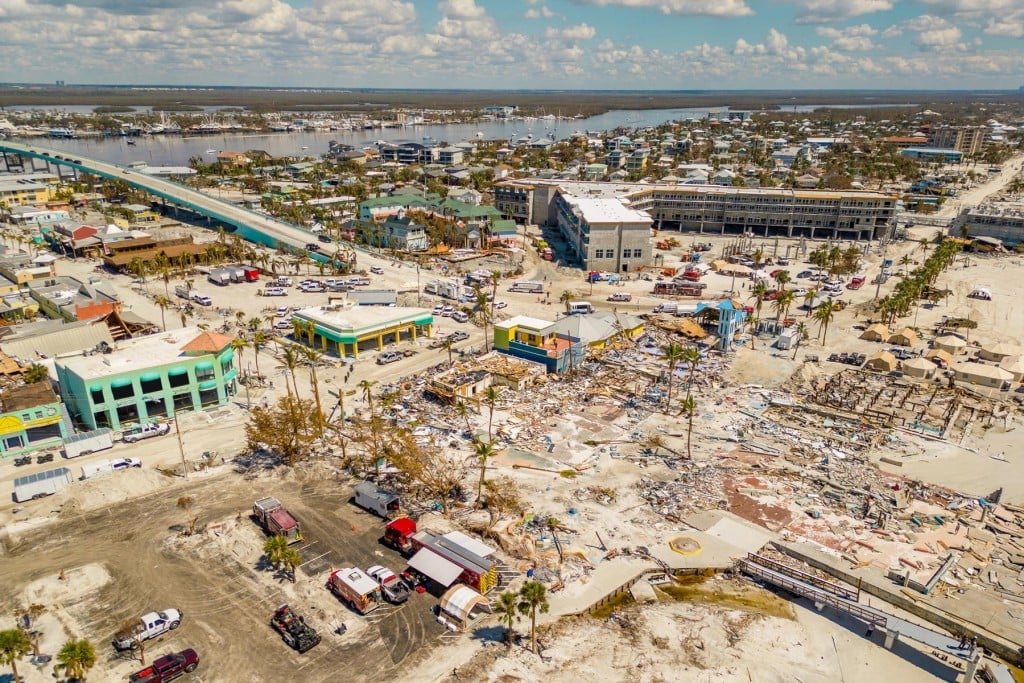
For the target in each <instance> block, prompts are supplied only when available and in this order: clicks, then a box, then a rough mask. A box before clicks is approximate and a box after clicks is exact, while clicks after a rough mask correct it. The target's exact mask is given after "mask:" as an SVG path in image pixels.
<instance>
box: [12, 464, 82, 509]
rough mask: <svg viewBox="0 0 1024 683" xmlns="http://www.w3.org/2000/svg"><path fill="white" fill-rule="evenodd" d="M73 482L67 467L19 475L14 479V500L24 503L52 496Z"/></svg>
mask: <svg viewBox="0 0 1024 683" xmlns="http://www.w3.org/2000/svg"><path fill="white" fill-rule="evenodd" d="M71 482H72V477H71V470H69V469H68V468H67V467H57V468H56V469H52V470H46V471H45V472H36V473H35V474H28V475H26V476H24V477H18V478H16V479H15V480H14V501H15V502H16V503H24V502H25V501H27V500H33V499H35V498H43V497H45V496H52V495H53V494H55V493H57V491H60V490H61V489H62V488H64V487H65V486H67V485H68V484H70V483H71Z"/></svg>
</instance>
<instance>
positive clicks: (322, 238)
mask: <svg viewBox="0 0 1024 683" xmlns="http://www.w3.org/2000/svg"><path fill="white" fill-rule="evenodd" d="M317 239H318V240H320V241H321V242H327V243H330V242H331V236H330V235H318V236H317Z"/></svg>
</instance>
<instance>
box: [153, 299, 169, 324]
mask: <svg viewBox="0 0 1024 683" xmlns="http://www.w3.org/2000/svg"><path fill="white" fill-rule="evenodd" d="M155 303H156V305H157V307H158V308H159V309H160V326H161V327H162V328H163V329H164V332H166V331H167V318H166V317H165V316H166V315H167V309H168V308H170V307H171V300H170V299H169V298H168V297H166V296H164V295H163V294H161V295H160V296H158V297H157V298H156V301H155Z"/></svg>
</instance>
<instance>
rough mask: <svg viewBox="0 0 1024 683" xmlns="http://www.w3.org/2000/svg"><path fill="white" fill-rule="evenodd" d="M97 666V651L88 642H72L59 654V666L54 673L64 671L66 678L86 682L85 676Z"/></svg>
mask: <svg viewBox="0 0 1024 683" xmlns="http://www.w3.org/2000/svg"><path fill="white" fill-rule="evenodd" d="M94 666H96V649H95V648H94V647H93V646H92V643H90V642H89V641H88V640H86V639H84V638H82V639H81V640H75V639H74V638H72V639H71V640H69V641H67V642H66V643H64V647H62V648H61V649H60V652H58V653H57V664H56V665H55V666H54V667H53V670H54V673H56V672H57V671H63V672H64V676H65V677H66V678H73V679H75V680H78V681H85V674H86V673H87V672H88V671H89V669H91V668H93V667H94Z"/></svg>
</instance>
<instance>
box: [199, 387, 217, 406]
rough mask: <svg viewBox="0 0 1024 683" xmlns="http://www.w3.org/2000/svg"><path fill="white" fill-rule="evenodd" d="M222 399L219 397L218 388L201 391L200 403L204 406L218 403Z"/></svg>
mask: <svg viewBox="0 0 1024 683" xmlns="http://www.w3.org/2000/svg"><path fill="white" fill-rule="evenodd" d="M219 402H220V399H219V398H218V397H217V390H216V389H207V390H206V391H200V392H199V403H200V404H201V405H204V406H213V405H217V403H219Z"/></svg>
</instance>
